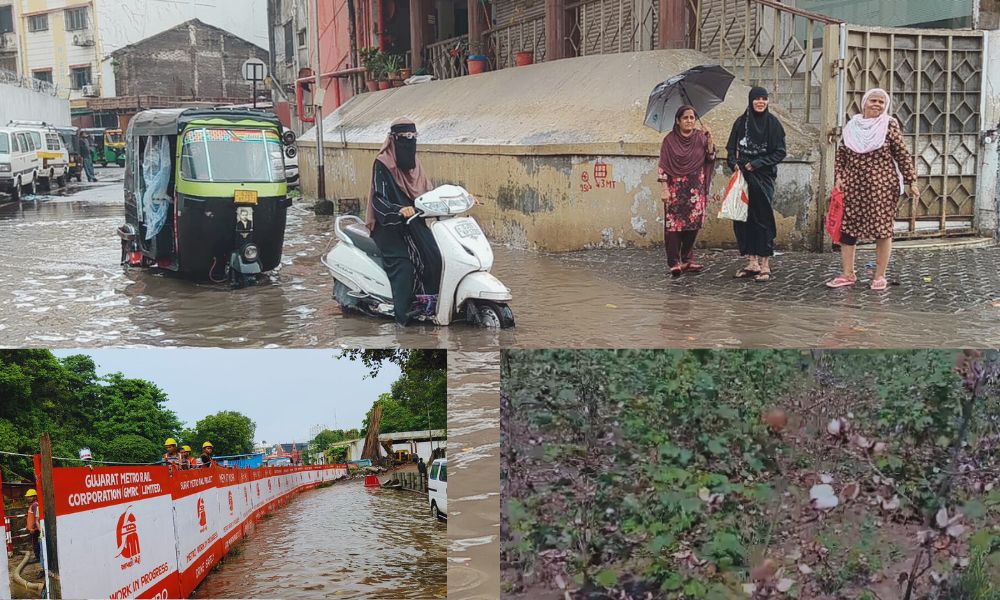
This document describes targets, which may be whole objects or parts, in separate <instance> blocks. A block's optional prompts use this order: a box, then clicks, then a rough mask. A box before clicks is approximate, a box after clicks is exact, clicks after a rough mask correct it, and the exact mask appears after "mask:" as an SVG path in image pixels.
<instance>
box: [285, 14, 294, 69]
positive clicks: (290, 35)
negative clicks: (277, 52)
mask: <svg viewBox="0 0 1000 600" xmlns="http://www.w3.org/2000/svg"><path fill="white" fill-rule="evenodd" d="M294 54H295V33H294V32H293V31H292V22H291V21H289V22H287V23H285V62H286V63H291V62H292V61H293V59H294Z"/></svg>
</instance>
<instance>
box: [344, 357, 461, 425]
mask: <svg viewBox="0 0 1000 600" xmlns="http://www.w3.org/2000/svg"><path fill="white" fill-rule="evenodd" d="M340 356H341V357H342V358H349V359H350V360H360V361H361V362H362V363H364V365H365V366H366V367H367V368H368V369H369V375H368V376H369V377H375V376H377V375H378V373H379V372H380V370H381V369H382V367H383V366H384V364H385V363H386V362H389V363H392V364H395V365H397V366H398V367H399V368H400V370H401V371H402V375H400V377H399V379H397V380H396V382H395V383H393V385H392V395H393V397H394V398H395V399H396V400H397V401H398V402H399V403H400V405H402V406H403V407H404V408H406V410H407V411H408V412H409V413H410V414H412V415H414V416H417V417H419V419H420V422H419V425H418V426H417V427H415V428H414V429H428V428H430V429H445V428H446V427H447V426H448V352H447V350H419V349H416V350H402V349H388V350H345V351H343V352H342V353H341V354H340ZM383 410H384V409H383ZM383 419H384V416H383ZM382 430H383V431H387V430H386V429H384V427H383V429H382Z"/></svg>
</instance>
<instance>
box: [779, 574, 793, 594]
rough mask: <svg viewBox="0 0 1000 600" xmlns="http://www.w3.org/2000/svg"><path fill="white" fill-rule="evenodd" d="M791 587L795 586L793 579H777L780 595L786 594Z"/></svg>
mask: <svg viewBox="0 0 1000 600" xmlns="http://www.w3.org/2000/svg"><path fill="white" fill-rule="evenodd" d="M793 585H795V580H794V579H788V578H787V577H786V578H785V579H779V580H778V591H779V592H782V593H784V592H787V591H788V590H790V589H792V586H793Z"/></svg>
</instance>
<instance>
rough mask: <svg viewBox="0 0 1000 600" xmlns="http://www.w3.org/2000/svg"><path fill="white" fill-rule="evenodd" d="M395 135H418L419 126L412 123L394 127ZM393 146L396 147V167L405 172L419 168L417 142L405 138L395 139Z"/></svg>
mask: <svg viewBox="0 0 1000 600" xmlns="http://www.w3.org/2000/svg"><path fill="white" fill-rule="evenodd" d="M391 131H392V133H393V134H396V133H416V132H417V126H416V125H413V124H411V123H406V124H403V125H393V126H392V128H391ZM393 145H394V146H395V147H396V166H397V167H399V168H400V169H401V170H403V171H409V170H411V169H413V168H414V167H416V166H417V140H416V139H415V138H414V139H407V138H403V137H395V138H394V140H393Z"/></svg>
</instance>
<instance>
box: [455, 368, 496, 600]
mask: <svg viewBox="0 0 1000 600" xmlns="http://www.w3.org/2000/svg"><path fill="white" fill-rule="evenodd" d="M448 445H449V447H450V449H449V453H448V454H449V456H448V458H449V460H448V466H449V467H450V471H451V475H452V477H451V482H450V487H449V488H448V599H449V600H493V599H495V598H498V597H499V596H500V542H499V534H500V522H499V519H500V516H499V515H500V353H499V352H461V353H459V352H450V353H449V354H448Z"/></svg>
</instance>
